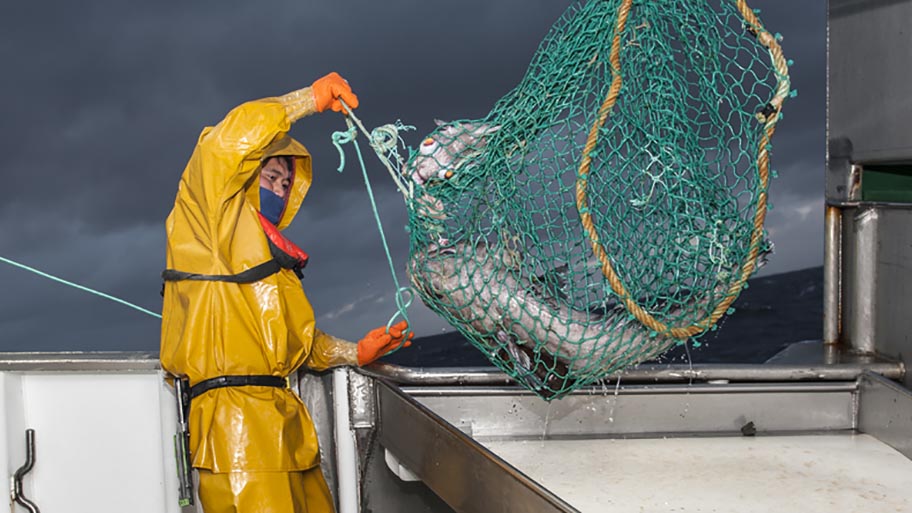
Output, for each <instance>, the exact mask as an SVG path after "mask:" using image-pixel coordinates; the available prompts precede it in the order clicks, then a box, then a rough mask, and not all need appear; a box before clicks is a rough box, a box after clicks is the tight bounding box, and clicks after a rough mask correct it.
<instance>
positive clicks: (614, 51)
mask: <svg viewBox="0 0 912 513" xmlns="http://www.w3.org/2000/svg"><path fill="white" fill-rule="evenodd" d="M632 4H633V0H623V2H622V3H621V5H620V7H619V8H618V18H617V22H616V24H615V30H614V38H613V40H612V43H611V53H610V56H609V62H610V64H611V72H612V82H611V87H610V88H609V90H608V94H607V96H606V97H605V100H604V101H603V102H602V105H601V107H600V108H599V112H598V118H597V119H596V122H595V123H594V124H593V125H592V128H591V129H590V131H589V135H588V137H587V139H586V145H585V146H584V148H583V153H582V160H581V163H580V167H579V171H578V173H577V179H576V206H577V211H578V212H579V216H580V222H581V224H582V226H583V230H584V232H585V234H586V237H587V238H588V239H589V243H590V244H591V246H592V251H593V253H594V254H595V256H596V258H598V260H599V262H600V263H601V271H602V274H603V275H604V276H605V278H606V279H607V280H608V282H609V284H610V285H611V289H612V290H613V291H614V293H615V294H617V296H618V298H620V300H621V301H622V302H623V303H624V306H625V307H626V308H627V311H628V312H630V314H631V315H633V316H634V317H636V319H637V320H639V321H640V323H642V324H643V325H644V326H646V327H648V328H650V329H651V330H652V331H653V332H655V333H661V334H669V335H671V336H672V337H674V338H677V339H686V338H689V337H692V336H694V335H697V334H699V333H702V332H704V331H706V330H707V329H709V328H711V327H712V326H713V325H714V324H715V323H716V322H718V320H719V319H720V318H721V317H722V316H723V315H724V314H725V313H726V312H727V311H728V309H729V307H730V306H731V304H732V303H733V302H734V300H735V298H736V297H737V295H738V293H739V292H740V290H741V288H742V287H743V286H744V284H745V282H746V281H747V279H748V278H749V277H750V275H751V274H752V273H753V272H754V267H755V265H756V260H757V255H758V253H759V251H760V243H761V239H762V237H763V223H764V220H765V219H766V211H767V188H768V185H769V146H770V140H771V139H772V136H773V132H774V130H775V127H776V122H777V121H778V120H779V118H780V108H781V107H782V103H783V101H785V98H786V97H787V96H788V95H789V87H790V83H789V78H788V63H787V61H786V59H785V57H784V55H783V53H782V48H781V47H780V45H779V42H778V41H777V38H776V36H774V35H772V34H770V33H769V32H768V31H767V30H766V29H764V28H763V25H762V24H761V23H760V20H759V19H758V18H757V16H756V15H755V14H754V11H753V10H751V8H750V7H748V5H747V2H746V1H745V0H737V9H738V11H739V12H740V14H741V17H742V18H743V19H744V22H745V27H746V28H747V30H749V31H750V32H751V33H752V34H754V35H755V36H756V37H757V40H758V41H759V42H760V44H761V45H763V46H764V47H766V48H767V49H768V50H769V53H770V57H771V59H772V62H773V66H774V67H775V69H776V74H777V79H778V85H777V88H776V93H775V95H774V96H773V98H772V99H771V100H770V102H769V105H767V106H766V108H764V110H763V111H761V112H759V113H757V116H756V117H757V120H758V121H760V122H761V123H764V127H765V131H764V134H763V136H762V137H761V140H760V143H759V145H758V149H757V173H758V176H759V179H760V190H759V194H758V196H757V208H756V212H755V214H754V219H753V225H754V226H753V231H752V233H751V238H750V252H749V253H748V255H747V257H746V258H745V260H744V261H743V262H742V264H741V274H740V276H739V277H738V280H737V281H736V282H735V283H733V284H732V286H731V287H730V288H729V289H728V291H727V292H726V297H725V299H723V301H722V302H721V303H719V305H718V306H716V308H715V309H714V310H713V311H712V312H711V313H710V314H709V315H708V316H707V317H705V318H703V319H701V320H699V321H697V322H695V323H693V324H691V325H690V326H668V325H667V324H665V323H663V322H662V321H660V320H658V319H656V318H655V317H653V316H652V314H650V313H649V312H647V311H646V309H644V308H643V307H642V306H640V305H639V304H638V303H637V302H636V301H635V300H634V299H633V298H632V297H631V295H630V293H629V292H628V291H627V288H626V287H625V286H624V283H623V282H622V281H621V279H620V277H618V274H617V272H616V271H615V269H614V267H613V266H612V264H611V260H610V259H609V256H608V253H607V251H606V250H605V249H604V247H603V245H602V243H601V240H600V239H599V236H598V233H596V230H595V224H594V222H593V221H592V214H591V212H590V209H589V198H588V195H587V189H588V182H589V180H588V178H589V172H590V165H591V162H592V151H593V150H594V149H595V145H596V143H597V142H598V135H599V130H600V129H601V128H602V126H603V125H604V124H605V121H606V120H607V119H608V115H609V114H610V112H611V110H612V108H614V105H615V103H616V102H617V98H618V95H619V93H620V90H621V85H622V82H623V79H622V77H621V58H620V50H621V36H622V35H623V33H624V27H625V25H626V23H627V17H628V15H629V14H630V9H631V6H632Z"/></svg>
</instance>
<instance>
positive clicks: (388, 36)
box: [0, 0, 826, 351]
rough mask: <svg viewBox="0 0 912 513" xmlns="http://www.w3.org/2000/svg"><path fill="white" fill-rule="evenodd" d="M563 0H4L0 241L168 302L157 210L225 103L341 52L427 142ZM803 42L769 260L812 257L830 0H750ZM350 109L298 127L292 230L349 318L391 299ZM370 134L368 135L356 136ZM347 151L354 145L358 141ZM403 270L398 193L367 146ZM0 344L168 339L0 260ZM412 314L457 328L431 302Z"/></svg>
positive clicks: (361, 85)
mask: <svg viewBox="0 0 912 513" xmlns="http://www.w3.org/2000/svg"><path fill="white" fill-rule="evenodd" d="M568 5H569V2H568V0H495V1H492V0H460V1H458V2H412V1H406V0H384V1H381V2H378V1H376V0H373V1H368V0H309V1H300V0H299V1H280V0H262V1H258V2H227V1H223V0H222V1H217V2H216V1H209V2H202V1H194V2H175V1H158V2H149V1H135V0H116V1H113V0H112V1H108V2H103V1H97V0H83V1H79V2H54V3H53V4H52V3H51V2H12V3H7V5H5V6H4V9H3V11H4V12H3V16H2V18H0V62H2V64H3V76H2V78H0V102H2V109H0V112H2V113H3V115H2V116H0V145H2V151H0V174H2V177H3V186H2V187H0V256H4V257H7V258H11V259H13V260H17V261H20V262H23V263H25V264H27V265H30V266H33V267H37V268H39V269H42V270H44V271H46V272H48V273H51V274H53V275H56V276H60V277H61V278H64V279H67V280H71V281H74V282H77V283H80V284H82V285H85V286H87V287H91V288H94V289H98V290H101V291H104V292H106V293H109V294H112V295H114V296H117V297H121V298H123V299H125V300H127V301H130V302H133V303H136V304H138V305H141V306H143V307H145V308H148V309H150V310H153V311H156V312H158V311H160V309H161V298H160V296H159V290H160V288H161V281H160V278H159V273H160V272H161V269H162V268H163V267H164V261H165V233H164V220H165V217H166V216H167V215H168V212H169V211H170V209H171V206H172V204H173V200H174V195H175V192H176V187H177V183H178V180H179V177H180V174H181V172H182V170H183V168H184V165H185V164H186V161H187V158H188V157H189V156H190V153H191V151H192V149H193V145H194V143H195V142H196V139H197V137H198V134H199V132H200V130H201V129H202V128H203V127H204V126H207V125H212V124H215V123H217V122H218V121H219V120H220V119H221V118H222V117H223V116H224V114H225V113H226V112H227V111H228V110H230V109H231V108H232V107H234V106H235V105H237V104H239V103H242V102H244V101H246V100H251V99H256V98H261V97H265V96H274V95H278V94H283V93H285V92H288V91H291V90H294V89H297V88H299V87H304V86H307V85H309V84H310V83H311V82H312V81H313V80H315V79H316V78H319V77H320V76H322V75H324V74H326V73H328V72H330V71H338V72H339V73H341V74H342V75H343V76H345V77H346V78H347V79H348V80H349V82H350V83H351V85H352V86H353V88H354V89H355V92H356V93H357V94H358V95H359V97H360V100H361V108H360V109H359V110H358V111H357V114H358V115H359V117H360V118H361V119H362V120H363V121H364V123H365V124H366V125H367V126H368V127H375V126H378V125H382V124H385V123H389V122H392V121H395V120H397V119H401V120H402V121H403V122H405V123H408V124H411V125H415V126H417V128H418V130H417V131H416V132H411V133H407V134H406V137H407V139H406V140H407V142H408V143H409V144H410V145H412V146H417V144H418V143H419V142H420V139H421V137H422V135H423V134H426V133H428V132H429V131H430V130H431V129H432V128H433V120H434V118H440V119H459V118H477V117H483V116H484V115H485V114H487V112H488V110H490V108H491V107H492V105H493V103H494V102H495V101H496V100H497V99H498V98H500V97H501V96H502V95H503V94H505V93H507V92H508V91H509V90H510V89H511V88H512V87H513V86H515V85H516V84H517V83H518V82H519V80H520V79H521V78H522V76H523V73H524V72H525V69H526V66H527V65H528V63H529V60H530V58H531V57H532V54H533V53H534V51H535V49H536V47H537V46H538V44H539V42H540V41H541V39H542V37H543V36H544V35H545V33H546V32H547V30H548V28H549V27H550V25H551V24H552V23H553V22H554V21H555V20H556V19H557V18H558V17H559V15H560V14H561V13H562V12H563V11H564V9H565V8H566V7H567V6H568ZM751 5H752V7H755V8H759V9H761V11H762V12H761V17H762V20H763V22H764V23H765V24H766V26H767V27H769V28H770V30H771V31H773V32H780V33H782V34H783V35H784V41H783V43H782V45H783V49H784V51H785V52H786V55H787V56H788V57H789V58H791V59H793V60H794V61H795V65H794V66H793V67H792V72H791V76H792V83H793V85H794V86H795V87H797V88H798V90H799V96H798V97H797V98H794V99H791V100H789V102H788V103H787V104H786V107H785V114H786V116H785V119H784V120H783V121H782V122H781V123H780V124H779V128H778V130H777V133H776V137H775V139H774V147H775V150H774V154H773V168H774V169H777V170H778V171H779V176H780V178H779V179H778V180H775V181H774V182H773V184H772V188H771V193H770V196H771V202H772V203H773V204H774V205H775V209H774V210H773V211H772V212H770V214H769V216H768V218H767V219H768V229H769V231H770V233H771V236H772V238H773V240H774V242H775V243H776V248H777V253H776V255H775V256H774V258H773V260H772V262H771V264H770V265H769V266H768V268H767V269H766V270H765V271H764V272H765V273H766V274H771V273H779V272H785V271H790V270H795V269H801V268H806V267H812V266H818V265H821V264H822V261H823V257H822V247H823V244H822V240H823V236H822V234H823V221H822V219H823V183H824V126H825V119H824V111H825V108H824V90H825V28H826V19H825V1H824V0H804V1H801V2H793V1H786V0H765V1H764V0H754V1H753V2H751ZM344 128H345V125H344V121H343V119H342V117H341V116H339V115H336V114H323V115H318V116H314V117H310V118H306V119H304V120H303V121H301V122H299V123H298V124H297V125H295V127H294V128H293V130H292V132H291V134H292V136H294V137H295V138H296V139H298V140H300V141H301V142H303V143H304V144H305V145H306V146H307V147H308V148H309V149H310V150H311V152H312V154H313V158H314V183H313V187H312V189H311V192H310V193H309V195H308V197H307V199H306V200H305V203H304V206H303V208H302V210H301V212H300V213H299V214H298V216H297V217H296V219H295V222H294V223H293V224H292V226H291V227H290V228H289V229H288V230H287V231H286V234H287V235H288V236H289V237H290V238H291V239H292V240H295V241H296V242H297V243H298V244H299V245H300V246H301V247H302V248H304V249H305V250H306V251H308V252H309V253H310V255H311V263H310V266H309V267H308V269H307V273H306V278H305V280H304V286H305V290H306V291H307V294H308V297H309V298H310V300H311V302H312V303H313V305H314V308H315V310H316V312H317V323H318V326H320V327H321V328H322V329H324V330H325V331H327V332H330V333H333V334H335V335H338V336H341V337H345V338H349V339H352V340H357V339H358V338H359V337H360V336H361V335H362V334H363V333H364V332H365V331H366V330H368V329H370V328H373V327H375V326H378V325H381V324H385V323H386V321H387V320H388V318H389V317H390V315H392V313H393V312H394V311H395V306H394V304H393V302H392V299H393V297H392V293H393V291H394V287H393V282H392V278H391V276H390V273H389V270H388V266H387V263H386V257H385V255H384V252H383V248H382V245H381V244H380V239H379V236H378V233H377V230H376V228H375V223H374V221H373V218H372V214H371V209H370V204H369V200H368V196H367V194H366V192H365V189H364V185H363V182H362V179H361V175H360V170H359V169H358V168H357V167H356V166H354V165H353V164H354V162H355V157H354V155H353V154H351V153H349V155H348V157H349V163H350V164H349V166H348V168H347V169H346V171H345V174H343V175H339V174H338V173H337V172H336V167H337V165H338V155H337V152H336V150H335V148H333V146H332V144H331V142H330V136H331V134H332V132H333V131H336V130H342V129H344ZM364 149H366V147H365V148H364ZM349 151H351V150H350V149H349ZM365 155H366V157H367V161H368V164H369V166H370V170H369V171H370V173H371V176H372V177H373V185H374V188H375V192H376V194H377V196H378V200H379V202H380V212H381V216H382V218H383V222H384V225H385V227H386V230H387V237H388V240H389V243H390V246H391V249H392V255H393V259H394V262H395V264H396V266H397V268H398V269H399V270H400V280H401V281H402V282H403V283H405V281H406V279H405V276H404V273H403V272H401V271H402V270H403V269H404V265H405V260H406V257H407V252H408V244H407V235H406V233H405V231H404V226H405V224H406V222H407V221H406V210H405V207H404V205H403V203H402V199H401V196H399V195H398V194H396V193H395V192H394V191H393V188H392V184H391V181H390V180H389V178H388V176H387V175H386V171H385V170H384V168H382V167H381V166H380V164H379V162H378V161H377V160H376V158H374V157H373V155H372V154H367V153H366V154H365ZM0 283H2V287H0V351H28V350H41V351H56V350H77V349H78V350H82V349H94V350H148V351H157V349H158V344H159V327H160V323H159V321H158V319H155V318H153V317H150V316H147V315H145V314H142V313H140V312H137V311H135V310H131V309H129V308H126V307H124V306H121V305H118V304H116V303H113V302H110V301H107V300H105V299H100V298H97V297H94V296H91V295H88V294H86V293H85V292H81V291H78V290H74V289H72V288H69V287H65V286H62V285H59V284H57V283H54V282H52V281H49V280H47V279H45V278H41V277H38V276H35V275H33V274H29V273H26V272H24V271H21V270H18V269H15V268H13V267H11V266H8V265H6V264H3V263H0ZM410 316H411V318H412V322H413V326H414V328H415V329H416V331H417V332H418V335H419V336H422V335H430V334H435V333H440V332H441V331H448V330H449V329H451V328H449V327H448V326H446V325H445V324H443V323H442V321H440V320H439V319H437V318H436V317H435V316H434V315H433V314H431V313H430V312H429V311H428V310H427V309H426V308H424V307H423V306H422V305H415V306H414V307H413V308H412V309H411V310H410Z"/></svg>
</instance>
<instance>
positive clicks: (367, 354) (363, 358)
mask: <svg viewBox="0 0 912 513" xmlns="http://www.w3.org/2000/svg"><path fill="white" fill-rule="evenodd" d="M406 328H408V323H407V322H405V321H401V322H399V323H398V324H394V325H393V326H391V327H390V330H389V333H387V332H386V326H380V327H379V328H375V329H372V330H370V331H369V332H368V333H367V335H364V338H362V339H361V340H359V341H358V366H360V367H364V366H365V365H367V364H369V363H371V362H373V361H374V360H376V359H377V358H380V357H381V356H383V355H385V354H386V353H388V352H390V351H392V350H393V349H396V348H397V347H399V344H400V343H401V344H402V347H408V346H410V345H412V338H413V337H414V336H415V334H414V333H409V334H408V339H407V340H405V341H403V340H402V338H403V337H402V332H403V331H405V330H406Z"/></svg>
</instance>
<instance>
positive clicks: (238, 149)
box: [160, 88, 357, 472]
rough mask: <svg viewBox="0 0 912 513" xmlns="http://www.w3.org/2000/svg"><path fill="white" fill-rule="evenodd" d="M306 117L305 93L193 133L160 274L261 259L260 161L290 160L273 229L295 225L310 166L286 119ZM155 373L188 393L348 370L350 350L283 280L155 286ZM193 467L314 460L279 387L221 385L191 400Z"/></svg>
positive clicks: (284, 273)
mask: <svg viewBox="0 0 912 513" xmlns="http://www.w3.org/2000/svg"><path fill="white" fill-rule="evenodd" d="M313 112H315V108H314V105H313V95H312V93H311V91H310V88H305V89H301V90H299V91H296V92H294V93H290V94H288V95H286V96H282V97H277V98H266V99H263V100H257V101H252V102H248V103H245V104H243V105H240V106H239V107H236V108H235V109H233V110H232V111H231V112H230V113H229V114H228V115H227V116H226V117H225V119H223V120H222V121H221V122H220V123H219V124H218V125H216V126H215V127H208V128H206V129H204V130H203V132H202V134H201V135H200V137H199V141H198V143H197V145H196V148H195V149H194V151H193V155H192V156H191V158H190V161H189V163H188V164H187V167H186V169H185V170H184V173H183V175H182V176H181V181H180V185H179V188H178V192H177V198H176V199H175V202H174V208H173V210H172V211H171V214H170V215H169V216H168V219H167V222H166V231H167V237H168V247H167V267H168V268H169V269H176V270H180V271H185V272H191V273H200V274H217V275H226V274H229V275H230V274H237V273H240V272H242V271H245V270H247V269H250V268H252V267H255V266H256V265H258V264H261V263H263V262H265V261H267V260H270V259H271V258H272V256H271V254H270V251H269V245H268V243H267V238H266V235H265V234H264V232H263V228H262V227H261V225H260V221H259V219H258V217H257V211H258V210H259V169H260V165H261V161H262V160H263V159H264V158H266V157H270V156H279V155H290V156H294V157H295V159H294V162H295V166H294V167H295V169H294V177H293V180H292V184H291V187H290V190H289V194H288V198H287V201H286V206H285V211H284V212H283V214H282V217H281V220H280V222H279V225H278V227H279V229H283V228H285V227H286V226H288V225H289V223H290V222H291V220H292V219H293V218H294V216H295V214H296V213H297V211H298V209H299V208H300V206H301V202H302V200H303V199H304V196H305V194H306V193H307V190H308V189H309V188H310V184H311V158H310V154H309V153H308V152H307V150H306V149H305V148H304V146H302V145H301V144H300V143H298V142H297V141H295V140H293V139H292V138H290V137H288V136H287V135H286V133H287V132H288V130H289V128H290V126H291V123H293V122H294V121H295V120H297V119H298V118H300V117H303V116H305V115H309V114H312V113H313ZM161 337H162V338H161V356H160V357H161V363H162V367H163V368H164V369H165V370H166V371H168V372H170V373H171V374H173V375H175V376H181V377H187V378H189V379H190V383H191V385H193V384H196V383H198V382H200V381H202V380H205V379H209V378H213V377H217V376H225V375H273V376H282V377H285V376H288V375H289V374H290V373H291V372H294V371H295V370H296V369H297V368H298V367H299V366H301V365H302V364H303V365H307V366H308V367H309V368H311V369H314V370H324V369H326V368H329V367H331V366H335V365H343V364H355V363H356V362H357V359H356V358H357V353H356V351H357V349H356V345H355V344H351V343H347V342H344V341H341V340H339V339H336V338H334V337H331V336H329V335H326V334H324V333H322V332H320V331H319V330H317V329H316V328H315V326H314V314H313V310H312V308H311V306H310V303H309V302H308V300H307V297H306V296H305V295H304V291H303V289H302V287H301V283H300V281H299V280H298V278H297V277H296V276H295V274H294V272H293V271H291V270H288V269H282V270H281V271H279V272H278V273H277V274H273V275H271V276H267V277H266V278H264V279H262V280H260V281H258V282H254V283H249V284H237V283H229V282H224V281H191V280H187V281H172V282H166V284H165V294H164V306H163V312H162V334H161ZM189 422H190V451H191V454H192V456H193V466H194V467H197V468H204V469H209V470H211V471H213V472H230V471H248V472H249V471H296V470H306V469H309V468H313V467H314V466H316V465H318V464H319V450H318V446H317V437H316V432H315V430H314V426H313V422H312V420H311V418H310V415H309V413H308V412H307V410H306V408H305V407H304V405H303V403H302V402H301V400H300V399H299V398H298V396H297V395H296V394H295V393H294V392H293V391H291V390H290V389H287V388H286V389H280V388H270V387H256V386H246V387H225V388H217V389H214V390H210V391H208V392H205V393H204V394H202V395H200V396H199V397H196V398H194V399H193V401H192V403H191V409H190V416H189Z"/></svg>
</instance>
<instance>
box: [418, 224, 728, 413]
mask: <svg viewBox="0 0 912 513" xmlns="http://www.w3.org/2000/svg"><path fill="white" fill-rule="evenodd" d="M513 258H515V257H513V256H512V255H509V254H508V253H500V254H494V253H493V251H491V249H490V248H489V246H488V244H486V243H483V242H479V243H475V244H468V243H464V242H460V243H455V244H450V245H446V246H437V245H432V246H430V247H429V248H428V249H427V250H426V251H424V252H418V253H416V254H414V255H413V256H412V258H411V259H410V261H409V269H408V270H409V278H410V280H411V282H412V284H413V285H414V286H415V287H416V288H417V289H418V290H419V291H420V292H421V293H422V294H423V295H424V296H425V297H427V298H429V299H431V301H430V303H432V305H433V306H432V307H433V308H435V309H437V310H441V311H442V313H443V314H444V315H445V316H446V317H449V318H451V319H452V320H455V321H456V322H457V323H458V324H459V326H460V327H462V328H463V329H464V330H465V329H468V331H470V334H472V335H474V336H473V338H474V339H475V340H476V341H480V342H481V343H482V344H483V345H484V346H486V348H487V349H488V351H489V353H490V355H491V356H495V357H497V358H499V359H500V360H501V361H502V362H505V363H506V364H507V365H508V366H510V367H511V368H510V369H508V370H513V371H514V374H516V375H517V377H518V379H520V380H522V381H523V382H525V383H526V384H527V385H529V386H530V387H532V388H533V389H535V390H536V391H537V392H539V393H541V394H542V395H543V396H544V397H548V396H550V395H553V394H555V393H557V392H559V391H561V390H562V389H566V388H568V386H570V385H572V383H573V382H574V381H576V380H577V379H580V378H582V377H593V376H599V375H604V373H605V372H606V371H608V370H613V369H615V368H618V367H621V366H624V365H625V364H633V363H638V362H641V361H644V360H648V359H650V358H652V357H654V356H656V355H658V354H660V353H662V352H664V351H665V350H667V349H668V348H669V347H671V346H672V345H673V344H675V343H676V342H678V340H677V339H675V338H673V337H671V336H670V335H666V334H662V333H653V332H652V331H651V330H650V329H649V328H647V327H645V326H643V325H642V324H640V321H639V320H637V319H635V318H631V316H630V315H629V314H628V313H627V310H626V309H625V308H624V307H623V306H621V305H616V306H614V307H613V308H610V309H608V310H606V311H604V312H592V311H583V310H579V309H575V308H571V307H569V306H567V305H566V304H564V302H562V301H560V298H558V297H555V296H554V295H553V294H552V293H551V292H549V291H548V290H547V288H546V287H543V286H542V284H541V283H540V280H538V279H537V278H533V279H529V278H526V277H524V276H522V274H521V273H520V270H519V269H518V268H517V267H516V266H515V265H514V264H515V262H513V261H512V259H513ZM722 292H724V287H723V286H722V285H720V286H719V287H718V288H717V290H716V293H722ZM706 306H708V305H705V304H704V305H703V307H704V308H702V309H703V310H705V307H706ZM680 313H681V309H680V308H678V307H674V306H672V307H670V308H668V309H667V310H666V311H665V315H664V317H667V318H676V316H677V315H678V314H680Z"/></svg>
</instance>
